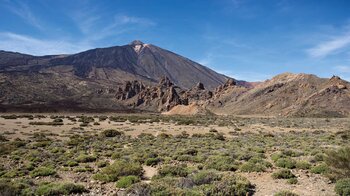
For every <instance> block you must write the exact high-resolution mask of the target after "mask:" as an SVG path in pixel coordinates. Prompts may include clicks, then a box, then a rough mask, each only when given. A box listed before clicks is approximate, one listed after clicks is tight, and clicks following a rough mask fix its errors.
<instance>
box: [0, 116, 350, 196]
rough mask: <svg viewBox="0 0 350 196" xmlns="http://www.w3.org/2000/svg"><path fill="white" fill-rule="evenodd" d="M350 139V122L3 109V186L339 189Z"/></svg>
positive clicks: (270, 191)
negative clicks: (337, 158)
mask: <svg viewBox="0 0 350 196" xmlns="http://www.w3.org/2000/svg"><path fill="white" fill-rule="evenodd" d="M349 138H350V119H348V118H274V117H269V118H268V117H252V116H214V115H213V116H186V117H184V116H162V115H157V114H142V115H126V114H125V115H124V114H106V115H101V114H96V115H95V114H85V115H82V114H29V115H27V114H3V115H2V116H1V118H0V154H1V158H0V188H1V189H2V192H3V193H8V194H9V195H11V194H15V195H16V194H18V195H57V194H58V195H59V194H66V195H67V194H83V195H126V194H128V195H220V194H221V195H228V193H234V194H236V195H287V193H289V194H291V195H292V193H294V194H295V195H336V190H335V183H334V182H335V181H336V179H338V178H340V176H341V175H342V174H339V171H341V169H342V168H336V167H337V166H335V165H334V164H332V157H333V155H334V154H339V153H340V152H343V151H344V149H346V147H347V146H349V145H350V139H349ZM333 161H334V160H333ZM339 169H340V170H339ZM347 172H348V171H347ZM340 173H342V172H340ZM343 173H344V172H343ZM0 195H1V194H0Z"/></svg>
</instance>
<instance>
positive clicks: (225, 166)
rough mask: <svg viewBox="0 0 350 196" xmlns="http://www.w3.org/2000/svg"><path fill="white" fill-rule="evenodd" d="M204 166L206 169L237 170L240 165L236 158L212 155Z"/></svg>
mask: <svg viewBox="0 0 350 196" xmlns="http://www.w3.org/2000/svg"><path fill="white" fill-rule="evenodd" d="M204 166H205V168H206V169H216V170H218V171H236V170H237V168H238V166H237V163H236V162H235V160H234V159H233V158H231V157H228V156H211V157H209V158H208V159H207V160H206V161H205V163H204Z"/></svg>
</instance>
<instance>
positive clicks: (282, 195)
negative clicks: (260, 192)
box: [274, 191, 298, 196]
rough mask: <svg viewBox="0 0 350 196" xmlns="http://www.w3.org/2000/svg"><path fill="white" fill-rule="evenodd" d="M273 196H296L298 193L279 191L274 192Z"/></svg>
mask: <svg viewBox="0 0 350 196" xmlns="http://www.w3.org/2000/svg"><path fill="white" fill-rule="evenodd" d="M274 196H298V194H295V193H293V192H291V191H280V192H278V193H276V194H274Z"/></svg>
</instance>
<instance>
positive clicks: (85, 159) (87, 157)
mask: <svg viewBox="0 0 350 196" xmlns="http://www.w3.org/2000/svg"><path fill="white" fill-rule="evenodd" d="M76 161H78V162H79V163H89V162H94V161H96V157H95V156H93V155H87V154H80V155H79V156H78V157H77V158H76Z"/></svg>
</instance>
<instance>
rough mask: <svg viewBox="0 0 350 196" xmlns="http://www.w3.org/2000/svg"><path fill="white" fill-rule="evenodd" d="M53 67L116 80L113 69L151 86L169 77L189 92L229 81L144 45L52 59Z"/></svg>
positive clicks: (160, 50) (119, 47) (97, 50)
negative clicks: (68, 68) (147, 82)
mask: <svg viewBox="0 0 350 196" xmlns="http://www.w3.org/2000/svg"><path fill="white" fill-rule="evenodd" d="M50 64H51V65H52V66H60V65H69V66H73V68H74V74H75V75H76V76H79V77H82V78H96V79H106V78H113V77H114V76H115V75H113V73H111V72H109V71H108V70H110V69H113V70H118V71H122V72H126V73H129V74H132V75H135V79H138V80H143V81H150V82H157V81H158V80H159V79H160V78H161V77H163V76H166V77H168V78H169V79H170V80H171V81H173V82H174V83H175V84H176V85H178V86H180V87H182V88H190V87H191V86H193V85H194V84H196V83H198V82H202V83H203V84H204V85H206V86H207V87H208V88H215V87H216V86H217V85H220V84H222V83H223V82H225V80H226V79H227V78H228V77H226V76H224V75H221V74H218V73H216V72H214V71H213V70H210V69H209V68H207V67H204V66H202V65H200V64H198V63H196V62H193V61H191V60H189V59H187V58H184V57H182V56H180V55H177V54H175V53H172V52H170V51H167V50H164V49H162V48H159V47H157V46H154V45H152V44H144V43H142V42H141V41H133V42H132V43H130V44H128V45H124V46H115V47H110V48H98V49H93V50H88V51H85V52H82V53H78V54H74V55H69V56H67V57H64V58H56V59H52V60H51V61H50ZM96 72H104V73H106V75H103V76H101V75H99V74H96Z"/></svg>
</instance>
